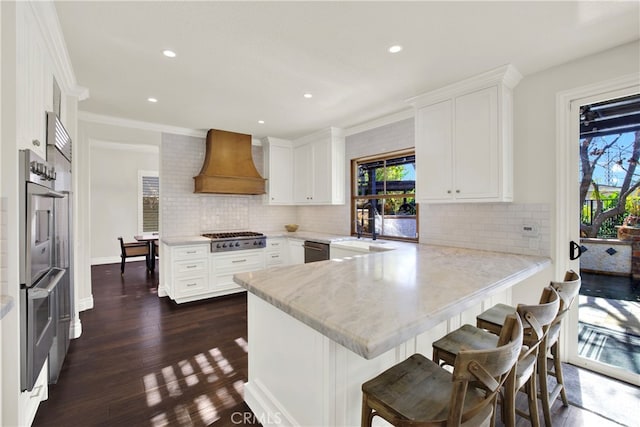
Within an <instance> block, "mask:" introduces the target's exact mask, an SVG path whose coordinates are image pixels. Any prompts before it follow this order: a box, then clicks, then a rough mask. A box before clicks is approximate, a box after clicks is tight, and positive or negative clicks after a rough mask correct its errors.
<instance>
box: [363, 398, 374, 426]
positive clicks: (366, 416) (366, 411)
mask: <svg viewBox="0 0 640 427" xmlns="http://www.w3.org/2000/svg"><path fill="white" fill-rule="evenodd" d="M372 420H373V414H372V411H371V407H370V406H369V402H368V400H367V395H366V393H362V415H361V416H360V426H361V427H371V421H372Z"/></svg>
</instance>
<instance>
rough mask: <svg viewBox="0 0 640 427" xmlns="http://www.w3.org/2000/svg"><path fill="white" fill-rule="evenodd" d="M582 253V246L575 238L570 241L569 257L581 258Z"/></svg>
mask: <svg viewBox="0 0 640 427" xmlns="http://www.w3.org/2000/svg"><path fill="white" fill-rule="evenodd" d="M580 255H582V246H580V245H579V244H577V243H576V242H574V241H573V240H572V241H570V242H569V259H570V260H572V261H573V260H575V259H578V258H580Z"/></svg>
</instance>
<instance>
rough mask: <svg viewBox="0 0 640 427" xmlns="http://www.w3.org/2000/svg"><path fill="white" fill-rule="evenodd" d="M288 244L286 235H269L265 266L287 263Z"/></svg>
mask: <svg viewBox="0 0 640 427" xmlns="http://www.w3.org/2000/svg"><path fill="white" fill-rule="evenodd" d="M287 255H288V244H287V239H285V238H284V237H269V238H268V239H267V248H266V253H265V266H266V267H274V266H276V265H287V263H288V258H289V257H288V256H287Z"/></svg>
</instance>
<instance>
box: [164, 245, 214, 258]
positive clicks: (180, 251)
mask: <svg viewBox="0 0 640 427" xmlns="http://www.w3.org/2000/svg"><path fill="white" fill-rule="evenodd" d="M209 250H210V246H209V245H192V246H178V247H175V248H173V249H172V251H171V255H172V256H173V259H174V260H181V259H189V258H201V257H206V256H207V255H208V254H209Z"/></svg>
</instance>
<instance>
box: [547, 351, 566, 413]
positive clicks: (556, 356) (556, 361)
mask: <svg viewBox="0 0 640 427" xmlns="http://www.w3.org/2000/svg"><path fill="white" fill-rule="evenodd" d="M551 354H552V355H553V365H554V369H555V373H556V380H557V382H558V385H559V386H560V396H561V397H562V404H563V405H564V406H569V401H568V400H567V392H566V390H565V388H564V378H563V376H562V360H561V359H560V339H558V341H556V342H555V343H554V344H553V345H552V346H551Z"/></svg>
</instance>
